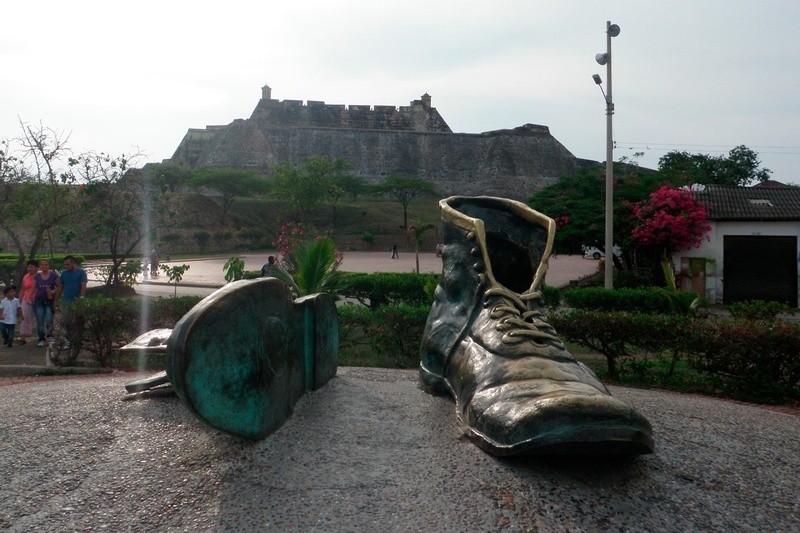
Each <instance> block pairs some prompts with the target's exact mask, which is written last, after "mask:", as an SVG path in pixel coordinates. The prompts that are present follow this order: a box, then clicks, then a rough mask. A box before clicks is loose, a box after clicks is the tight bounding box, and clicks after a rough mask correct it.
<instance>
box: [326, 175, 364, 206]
mask: <svg viewBox="0 0 800 533" xmlns="http://www.w3.org/2000/svg"><path fill="white" fill-rule="evenodd" d="M332 180H333V184H334V185H335V186H336V187H338V188H340V189H341V190H342V191H344V193H345V194H347V196H348V198H350V199H351V200H356V199H357V198H358V197H359V195H361V194H364V193H365V192H367V191H368V190H369V186H368V185H367V180H365V179H364V178H362V177H361V176H354V175H352V174H334V175H333V177H332Z"/></svg>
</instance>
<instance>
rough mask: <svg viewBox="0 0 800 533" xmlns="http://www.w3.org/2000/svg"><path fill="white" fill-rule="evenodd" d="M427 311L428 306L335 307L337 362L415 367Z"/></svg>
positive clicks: (417, 363)
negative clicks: (337, 339)
mask: <svg viewBox="0 0 800 533" xmlns="http://www.w3.org/2000/svg"><path fill="white" fill-rule="evenodd" d="M429 311H430V308H429V306H420V307H414V306H407V305H399V306H381V307H379V308H377V309H375V310H370V309H369V308H367V307H363V306H359V305H343V306H339V308H338V317H339V348H340V361H342V362H343V364H347V363H348V362H350V363H351V364H360V365H365V366H379V365H391V366H393V367H397V368H415V367H417V365H419V345H420V341H421V340H422V333H423V331H424V329H425V322H426V321H427V318H428V312H429ZM359 348H360V349H361V350H359Z"/></svg>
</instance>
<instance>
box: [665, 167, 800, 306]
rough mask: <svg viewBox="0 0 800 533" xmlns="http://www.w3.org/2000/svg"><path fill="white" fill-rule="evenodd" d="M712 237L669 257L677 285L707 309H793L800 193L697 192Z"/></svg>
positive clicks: (779, 189) (774, 188)
mask: <svg viewBox="0 0 800 533" xmlns="http://www.w3.org/2000/svg"><path fill="white" fill-rule="evenodd" d="M692 192H693V194H694V196H695V197H696V198H697V199H698V200H700V201H701V202H703V205H704V206H705V207H706V209H707V210H708V213H709V216H708V218H709V222H710V225H711V231H710V232H709V234H708V236H707V237H708V238H707V240H706V241H705V242H704V243H703V244H702V245H701V246H700V247H699V248H696V249H691V250H683V251H681V252H678V253H676V254H675V256H673V262H674V264H676V265H680V275H681V285H682V288H683V289H684V290H694V291H695V292H697V293H699V294H703V295H705V296H706V297H707V298H708V299H709V301H711V302H712V303H724V304H729V303H733V302H738V301H745V300H765V301H779V302H783V303H786V304H788V305H791V306H793V307H797V303H798V271H799V269H798V264H800V247H798V243H800V187H789V186H785V185H782V184H779V183H776V182H773V183H770V184H769V185H767V186H756V187H732V186H721V185H708V186H705V187H703V186H698V187H695V188H694V189H693V191H692Z"/></svg>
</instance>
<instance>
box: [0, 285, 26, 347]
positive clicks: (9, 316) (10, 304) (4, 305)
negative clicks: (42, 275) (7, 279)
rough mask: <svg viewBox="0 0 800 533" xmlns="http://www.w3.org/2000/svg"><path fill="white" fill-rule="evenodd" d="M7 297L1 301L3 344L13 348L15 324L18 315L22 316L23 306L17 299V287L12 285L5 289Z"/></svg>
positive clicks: (0, 315)
mask: <svg viewBox="0 0 800 533" xmlns="http://www.w3.org/2000/svg"><path fill="white" fill-rule="evenodd" d="M3 294H4V295H5V298H3V301H2V302H0V333H2V335H3V344H5V345H6V346H8V347H9V348H12V347H13V346H14V326H16V325H17V316H20V317H21V316H22V307H21V305H20V303H19V300H17V287H16V286H14V285H12V286H10V287H6V288H5V289H3Z"/></svg>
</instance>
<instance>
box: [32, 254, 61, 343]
mask: <svg viewBox="0 0 800 533" xmlns="http://www.w3.org/2000/svg"><path fill="white" fill-rule="evenodd" d="M39 269H40V272H39V273H38V274H36V275H35V276H34V277H33V279H34V282H35V283H36V294H35V295H34V297H33V313H34V315H36V333H38V335H39V344H38V345H39V346H44V341H45V335H52V333H53V314H54V312H55V309H54V308H55V299H54V297H55V294H56V283H57V281H58V275H57V274H56V273H55V272H53V271H52V270H50V260H49V259H42V260H41V261H39Z"/></svg>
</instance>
